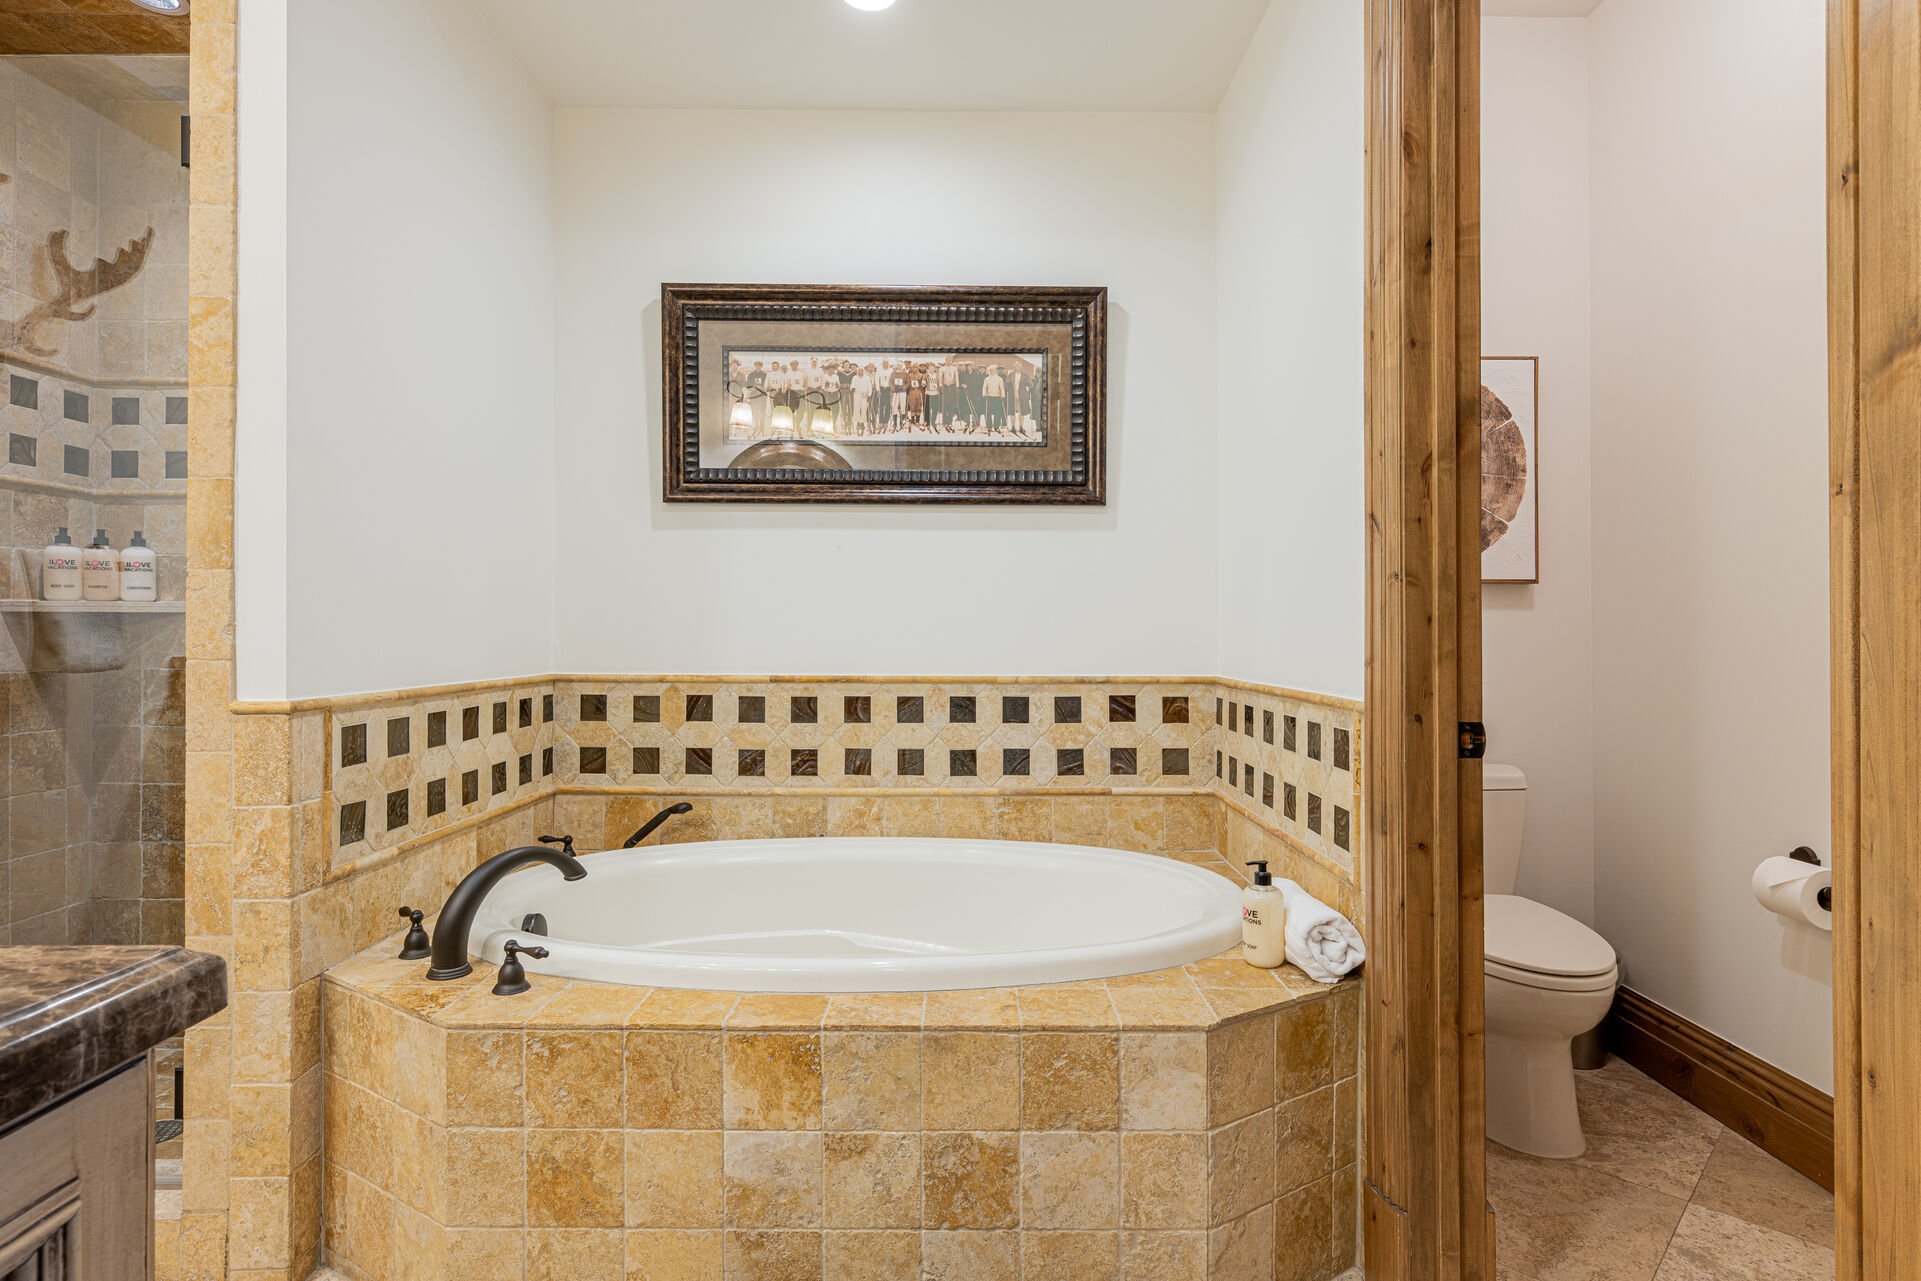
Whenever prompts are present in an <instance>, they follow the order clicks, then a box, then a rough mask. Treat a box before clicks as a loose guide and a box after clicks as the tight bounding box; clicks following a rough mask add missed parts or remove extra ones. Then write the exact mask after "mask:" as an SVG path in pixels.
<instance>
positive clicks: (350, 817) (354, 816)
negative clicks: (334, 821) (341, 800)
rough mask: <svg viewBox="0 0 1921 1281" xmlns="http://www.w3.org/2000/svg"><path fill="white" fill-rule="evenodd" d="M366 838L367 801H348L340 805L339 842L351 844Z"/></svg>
mask: <svg viewBox="0 0 1921 1281" xmlns="http://www.w3.org/2000/svg"><path fill="white" fill-rule="evenodd" d="M366 839H367V802H365V801H348V802H347V803H346V804H345V805H342V806H341V807H340V843H341V844H342V845H353V844H355V843H357V842H360V841H364V840H366Z"/></svg>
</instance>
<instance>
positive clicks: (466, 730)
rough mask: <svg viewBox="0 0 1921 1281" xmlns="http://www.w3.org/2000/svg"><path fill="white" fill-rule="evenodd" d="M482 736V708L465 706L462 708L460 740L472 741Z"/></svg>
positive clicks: (464, 741)
mask: <svg viewBox="0 0 1921 1281" xmlns="http://www.w3.org/2000/svg"><path fill="white" fill-rule="evenodd" d="M479 737H480V709H479V708H478V707H463V708H461V709H460V741H461V742H463V743H471V742H473V741H474V740H475V739H477V738H479Z"/></svg>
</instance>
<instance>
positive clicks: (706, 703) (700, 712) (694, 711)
mask: <svg viewBox="0 0 1921 1281" xmlns="http://www.w3.org/2000/svg"><path fill="white" fill-rule="evenodd" d="M687 719H688V720H690V721H711V720H713V719H714V696H713V695H712V694H689V695H688V696H687Z"/></svg>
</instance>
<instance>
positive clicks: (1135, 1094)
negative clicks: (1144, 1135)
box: [1120, 1032, 1207, 1130]
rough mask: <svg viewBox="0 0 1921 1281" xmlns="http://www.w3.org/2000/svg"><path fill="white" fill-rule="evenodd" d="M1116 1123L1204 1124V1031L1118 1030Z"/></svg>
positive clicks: (1144, 1126)
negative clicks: (1118, 1111)
mask: <svg viewBox="0 0 1921 1281" xmlns="http://www.w3.org/2000/svg"><path fill="white" fill-rule="evenodd" d="M1120 1069H1121V1080H1120V1085H1121V1127H1122V1128H1123V1129H1128V1130H1203V1129H1206V1128H1207V1036H1206V1034H1204V1033H1200V1032H1167V1033H1141V1032H1134V1033H1128V1032H1124V1033H1122V1034H1121V1039H1120Z"/></svg>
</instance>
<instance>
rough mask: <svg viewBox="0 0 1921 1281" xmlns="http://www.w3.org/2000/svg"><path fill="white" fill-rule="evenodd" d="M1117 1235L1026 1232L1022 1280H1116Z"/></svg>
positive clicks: (1118, 1236) (1119, 1260) (1023, 1242)
mask: <svg viewBox="0 0 1921 1281" xmlns="http://www.w3.org/2000/svg"><path fill="white" fill-rule="evenodd" d="M1120 1274H1121V1258H1120V1233H1118V1232H1023V1233H1022V1234H1021V1277H1022V1281H1116V1278H1118V1277H1119V1276H1120Z"/></svg>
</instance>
